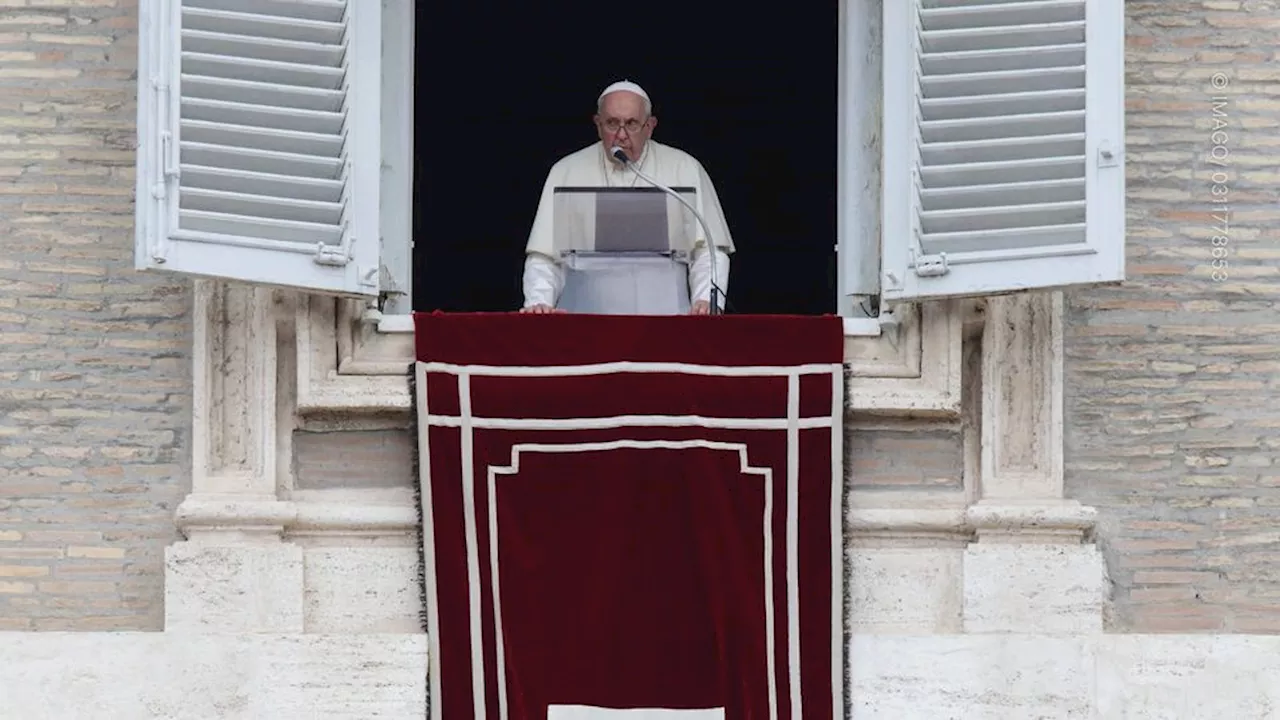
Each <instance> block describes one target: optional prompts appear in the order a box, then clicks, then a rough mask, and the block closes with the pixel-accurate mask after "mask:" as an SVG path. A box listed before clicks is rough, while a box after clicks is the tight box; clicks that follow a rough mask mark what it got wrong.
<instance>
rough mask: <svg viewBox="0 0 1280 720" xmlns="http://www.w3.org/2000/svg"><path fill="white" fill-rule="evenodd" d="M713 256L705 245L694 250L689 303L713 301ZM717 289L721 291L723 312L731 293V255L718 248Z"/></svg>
mask: <svg viewBox="0 0 1280 720" xmlns="http://www.w3.org/2000/svg"><path fill="white" fill-rule="evenodd" d="M710 278H711V255H710V253H708V252H707V248H706V246H705V245H699V246H698V247H697V248H694V251H693V257H692V259H691V260H690V262H689V301H690V302H697V301H699V300H707V301H710V300H711V282H710ZM716 287H717V288H719V289H720V302H719V303H718V304H719V306H720V308H719V309H721V310H723V309H724V299H725V295H727V294H728V293H729V254H728V253H726V252H725V251H724V250H721V249H720V248H716Z"/></svg>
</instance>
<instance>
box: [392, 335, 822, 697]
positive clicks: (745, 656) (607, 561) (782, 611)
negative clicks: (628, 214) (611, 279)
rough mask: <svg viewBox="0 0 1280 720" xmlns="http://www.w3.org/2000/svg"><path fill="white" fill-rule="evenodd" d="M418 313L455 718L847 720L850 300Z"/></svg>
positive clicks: (416, 412)
mask: <svg viewBox="0 0 1280 720" xmlns="http://www.w3.org/2000/svg"><path fill="white" fill-rule="evenodd" d="M415 331H416V337H415V343H416V353H417V361H416V362H415V363H414V366H413V374H412V380H411V386H412V394H411V396H412V398H413V402H414V409H413V412H412V416H411V417H412V418H414V422H416V424H417V429H416V437H417V438H418V446H417V468H418V488H419V495H420V509H421V513H422V518H423V535H422V543H423V544H422V557H423V569H424V578H423V588H424V596H425V601H426V602H425V607H426V616H427V635H428V638H429V642H430V644H431V647H430V652H429V657H430V660H429V662H430V678H429V683H428V685H429V687H430V692H431V700H430V704H431V717H432V719H433V720H442V719H443V720H454V719H455V718H456V719H464V718H465V719H467V720H472V719H480V720H531V719H533V718H537V719H538V720H544V719H546V718H559V717H565V718H570V717H571V718H574V720H615V719H617V718H620V717H636V718H653V719H654V720H658V719H659V718H660V719H661V720H668V719H669V720H686V718H687V720H710V719H711V718H721V717H723V718H751V719H756V720H772V719H777V720H838V719H839V718H843V717H844V700H843V678H844V677H845V667H844V661H843V633H842V620H843V593H842V584H841V580H842V574H843V573H842V558H843V552H842V530H843V516H842V513H841V504H842V492H843V491H842V482H841V480H842V458H843V452H842V442H841V441H842V438H841V421H842V418H843V407H844V403H843V400H844V386H843V369H842V364H841V361H842V355H843V346H844V338H843V331H842V324H841V321H840V319H839V318H838V317H830V316H828V317H788V316H752V315H721V316H693V315H684V316H674V317H646V316H608V315H586V314H545V315H531V314H520V313H492V314H490V313H476V314H449V313H420V314H417V315H416V316H415Z"/></svg>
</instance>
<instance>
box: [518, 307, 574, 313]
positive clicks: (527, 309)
mask: <svg viewBox="0 0 1280 720" xmlns="http://www.w3.org/2000/svg"><path fill="white" fill-rule="evenodd" d="M520 312H522V313H533V314H534V315H546V314H548V313H562V312H565V311H564V310H561V309H560V308H553V307H551V306H550V305H530V306H528V307H522V308H520Z"/></svg>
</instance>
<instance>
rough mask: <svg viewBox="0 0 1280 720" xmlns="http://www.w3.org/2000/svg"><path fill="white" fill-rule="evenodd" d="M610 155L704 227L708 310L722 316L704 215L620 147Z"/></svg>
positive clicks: (615, 147) (712, 250)
mask: <svg viewBox="0 0 1280 720" xmlns="http://www.w3.org/2000/svg"><path fill="white" fill-rule="evenodd" d="M609 154H610V155H612V156H613V158H614V159H615V160H617V161H618V162H620V163H622V164H623V165H625V166H627V167H629V168H631V172H633V173H635V174H636V175H639V176H640V177H641V178H643V179H645V180H647V181H648V182H649V184H650V185H653V186H654V187H656V188H658V189H659V190H661V191H663V192H665V193H666V194H668V195H670V196H671V197H673V198H675V199H676V200H679V201H680V204H681V205H684V206H685V207H687V208H689V212H691V213H693V216H694V217H695V218H697V220H698V224H699V225H701V226H702V232H703V234H704V235H706V236H707V252H708V253H710V255H709V258H710V260H711V298H710V300H711V303H710V307H709V308H708V309H707V312H708V313H709V314H711V315H720V314H721V310H720V302H719V300H720V298H719V295H720V289H719V288H718V287H716V278H717V277H718V276H717V275H716V252H717V250H716V244H715V243H714V242H712V240H711V228H709V227H707V221H706V219H704V218H703V217H702V213H700V212H698V210H697V208H695V207H694V206H692V205H690V204H689V201H687V200H685V199H684V198H682V197H680V193H678V192H676V191H675V190H672V189H671V188H669V187H667V186H666V185H663V184H662V183H660V182H658V181H657V180H654V179H653V178H651V177H649V176H648V175H646V174H644V173H642V172H640V168H638V167H636V166H635V164H634V163H632V162H631V158H629V157H627V153H626V152H625V151H624V150H623V149H622V148H620V147H618V146H617V145H614V146H613V147H611V148H609Z"/></svg>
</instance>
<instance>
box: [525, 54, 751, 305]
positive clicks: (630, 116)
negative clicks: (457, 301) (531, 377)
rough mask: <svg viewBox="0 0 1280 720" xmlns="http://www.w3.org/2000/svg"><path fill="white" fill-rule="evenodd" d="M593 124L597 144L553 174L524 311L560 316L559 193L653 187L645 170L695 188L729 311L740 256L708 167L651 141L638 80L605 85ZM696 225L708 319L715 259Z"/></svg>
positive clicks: (694, 281)
mask: <svg viewBox="0 0 1280 720" xmlns="http://www.w3.org/2000/svg"><path fill="white" fill-rule="evenodd" d="M592 120H593V122H594V123H595V126H596V135H597V137H598V141H597V142H594V143H592V144H591V145H588V146H587V147H584V148H582V149H581V150H577V151H575V152H572V153H570V154H568V155H566V156H565V157H563V158H561V159H560V160H558V161H557V162H556V163H555V164H554V165H552V166H551V170H550V171H549V172H548V173H547V179H546V182H545V183H544V184H543V188H542V197H541V199H540V201H539V203H538V210H537V213H536V214H535V215H534V219H533V228H532V229H531V230H530V232H529V240H528V243H527V244H526V246H525V266H524V282H523V284H524V307H523V308H522V309H521V312H529V313H549V312H557V310H556V302H557V300H558V299H559V298H560V293H561V291H562V290H563V289H564V281H565V269H564V266H563V265H562V264H561V262H560V261H559V259H558V257H557V255H556V252H555V250H554V248H553V244H552V217H551V215H552V203H553V191H554V188H556V187H559V186H592V187H600V186H602V187H644V186H649V185H650V183H648V182H647V181H646V180H644V179H643V178H642V177H641V176H640V173H643V174H644V175H646V176H648V177H650V178H653V179H654V180H656V181H657V182H659V183H662V184H663V185H666V186H667V187H673V186H685V187H688V186H692V187H693V188H695V190H696V191H697V206H698V212H699V213H700V214H701V215H702V217H703V219H704V220H705V221H706V224H707V226H708V229H709V230H710V234H711V236H712V238H713V239H714V240H715V245H716V249H715V252H716V262H715V267H716V275H717V277H716V288H717V290H718V291H719V292H718V299H719V301H718V303H717V304H718V305H720V309H723V302H724V300H723V299H724V296H725V292H726V291H727V290H728V285H729V255H730V254H731V253H733V251H734V246H733V239H732V237H730V235H729V225H728V222H726V220H725V217H724V211H723V209H721V207H720V199H719V197H718V196H717V195H716V189H715V186H714V185H713V184H712V182H711V178H710V176H708V175H707V171H706V169H705V168H704V167H703V166H702V163H700V162H698V160H697V159H696V158H694V157H693V156H692V155H690V154H689V153H687V152H685V151H683V150H680V149H678V148H675V147H672V146H670V145H664V144H662V143H659V142H657V141H655V140H653V139H652V138H653V131H654V128H656V127H657V126H658V118H657V117H656V116H654V115H653V105H652V102H651V101H650V99H649V95H648V94H647V93H646V92H645V91H644V89H643V88H641V87H640V86H639V85H637V84H635V83H633V82H630V81H627V80H623V81H620V82H616V83H613V84H612V85H610V86H608V87H607V88H605V89H604V91H603V92H601V93H600V96H599V98H597V100H596V114H595V116H594V117H593V118H592ZM611 148H621V149H622V151H623V152H624V153H626V156H627V158H628V159H629V160H630V161H631V163H633V164H634V165H636V166H637V167H639V169H640V173H636V172H634V171H633V170H632V169H631V168H629V167H627V165H624V164H623V163H622V162H620V161H619V160H618V159H617V158H615V157H613V156H612V155H610V152H609V151H610V149H611ZM695 227H696V228H697V236H696V237H695V238H694V247H693V251H692V252H691V253H690V258H689V295H690V303H689V307H690V312H691V313H693V314H695V315H705V314H707V313H708V312H709V311H710V307H711V303H710V296H711V258H710V256H709V253H708V250H707V238H706V234H707V233H706V232H705V231H704V229H703V227H702V225H701V223H695Z"/></svg>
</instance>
